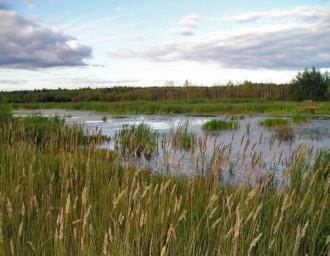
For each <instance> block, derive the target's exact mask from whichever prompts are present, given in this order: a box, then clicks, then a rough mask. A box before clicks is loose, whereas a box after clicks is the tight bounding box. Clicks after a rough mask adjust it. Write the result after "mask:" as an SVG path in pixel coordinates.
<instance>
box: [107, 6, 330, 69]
mask: <svg viewBox="0 0 330 256" xmlns="http://www.w3.org/2000/svg"><path fill="white" fill-rule="evenodd" d="M281 18H282V19H284V18H286V19H288V18H289V19H291V20H294V21H292V22H290V23H287V24H285V25H281V24H279V25H274V24H271V25H268V26H267V25H266V26H263V27H262V28H259V29H253V28H250V29H246V30H244V31H241V32H236V33H230V34H226V35H225V34H224V33H223V32H216V33H212V34H208V35H205V36H203V37H199V38H196V37H194V38H193V39H190V40H189V41H188V40H186V41H182V42H173V43H167V44H159V45H153V46H151V47H146V48H137V49H136V48H130V49H121V50H119V51H117V52H112V53H110V56H111V57H115V58H142V59H147V60H150V61H155V62H174V61H181V60H183V61H196V62H200V63H203V62H210V63H217V64H219V65H220V66H221V67H224V68H240V69H303V68H306V67H310V66H316V67H319V68H328V67H330V8H329V7H321V6H309V7H306V6H304V7H297V8H294V9H293V10H289V11H270V12H261V13H253V14H251V13H248V14H241V15H237V16H231V17H226V19H227V20H231V21H237V22H252V21H253V22H256V21H261V20H264V19H268V20H273V23H276V22H277V21H283V20H281ZM297 20H299V22H296V21H297Z"/></svg>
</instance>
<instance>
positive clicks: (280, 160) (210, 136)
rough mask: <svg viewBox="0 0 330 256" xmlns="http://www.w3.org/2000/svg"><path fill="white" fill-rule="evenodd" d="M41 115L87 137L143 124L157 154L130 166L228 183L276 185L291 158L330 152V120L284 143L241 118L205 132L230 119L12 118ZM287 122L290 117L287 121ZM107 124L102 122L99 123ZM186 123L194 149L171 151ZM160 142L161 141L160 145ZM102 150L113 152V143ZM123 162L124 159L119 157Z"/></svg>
mask: <svg viewBox="0 0 330 256" xmlns="http://www.w3.org/2000/svg"><path fill="white" fill-rule="evenodd" d="M32 113H40V114H41V115H44V116H60V117H64V118H65V122H66V124H68V125H73V124H79V125H82V126H83V127H84V128H85V130H86V132H87V133H93V132H94V131H96V130H97V129H100V131H101V133H102V134H103V135H107V136H109V137H111V138H114V136H115V134H116V132H118V131H119V130H120V129H122V127H123V125H126V124H130V125H137V124H140V123H144V124H146V125H149V126H150V127H151V128H153V129H155V130H156V131H157V132H158V133H159V136H160V138H161V140H165V141H167V143H163V144H161V143H159V146H158V153H157V155H156V156H155V157H153V158H152V159H151V160H146V159H144V158H130V159H129V161H130V162H131V163H132V162H133V164H135V165H138V166H141V167H143V168H146V169H150V170H151V171H155V172H161V173H164V172H166V173H171V174H173V175H210V174H212V175H217V176H219V178H220V179H221V180H223V181H225V182H227V183H230V184H238V183H247V184H251V185H254V184H256V183H258V182H261V181H262V180H264V179H265V177H269V174H271V175H272V176H273V177H274V180H275V181H276V182H277V183H278V184H280V183H281V181H282V180H285V179H284V177H285V176H286V175H287V170H288V168H289V167H290V166H292V164H293V162H294V159H295V158H297V157H298V156H299V155H303V156H304V157H305V158H306V160H307V162H308V163H312V162H313V159H314V156H315V154H316V153H317V152H318V151H320V150H325V149H329V148H330V120H321V119H319V118H317V117H313V119H312V120H311V122H308V123H302V124H294V125H292V128H293V132H294V137H293V139H292V140H291V139H290V140H287V141H283V140H280V139H278V137H276V132H275V130H274V129H268V128H264V127H261V126H260V125H259V122H260V121H261V120H263V119H265V118H267V117H266V116H244V118H242V117H241V118H242V119H240V120H239V122H240V128H239V129H237V130H232V131H221V132H211V133H210V132H208V133H207V132H204V131H203V130H202V125H203V124H204V123H205V122H207V121H209V120H211V119H214V118H218V119H228V118H230V117H228V116H224V115H221V116H216V117H214V116H213V117H207V116H187V115H161V116H158V115H152V116H150V115H129V116H122V117H113V116H111V115H108V114H102V113H94V112H87V111H64V110H37V111H30V110H29V111H26V110H20V111H16V112H15V115H16V116H26V115H30V114H32ZM287 118H288V119H290V117H287ZM103 119H105V120H106V121H103ZM186 121H188V123H189V131H190V132H192V133H195V134H196V135H197V137H198V142H197V146H196V147H194V149H193V150H188V151H185V150H181V149H174V148H173V147H172V144H171V143H170V138H171V133H172V131H173V129H174V128H175V127H176V126H177V125H178V124H179V123H180V122H186ZM161 140H160V141H161ZM100 147H103V148H108V149H110V150H114V149H115V143H114V141H113V140H112V141H111V142H109V143H106V144H104V145H100ZM123 161H125V158H123Z"/></svg>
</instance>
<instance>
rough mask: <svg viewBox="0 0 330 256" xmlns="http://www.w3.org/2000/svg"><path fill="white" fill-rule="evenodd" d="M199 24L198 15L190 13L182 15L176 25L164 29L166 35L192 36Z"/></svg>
mask: <svg viewBox="0 0 330 256" xmlns="http://www.w3.org/2000/svg"><path fill="white" fill-rule="evenodd" d="M199 24H200V15H198V14H190V15H187V16H185V17H183V18H182V19H181V20H180V22H179V23H178V26H176V27H174V28H171V29H169V30H167V31H166V34H168V35H179V36H192V35H195V30H196V29H197V28H198V26H199Z"/></svg>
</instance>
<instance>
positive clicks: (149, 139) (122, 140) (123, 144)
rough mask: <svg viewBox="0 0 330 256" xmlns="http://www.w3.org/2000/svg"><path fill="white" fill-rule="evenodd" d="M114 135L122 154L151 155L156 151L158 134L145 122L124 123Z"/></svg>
mask: <svg viewBox="0 0 330 256" xmlns="http://www.w3.org/2000/svg"><path fill="white" fill-rule="evenodd" d="M115 137H116V141H117V146H118V148H119V149H120V150H121V152H123V153H124V154H129V155H131V154H133V155H137V156H141V155H144V156H147V157H151V156H152V155H153V154H155V153H156V149H157V138H158V134H157V132H156V131H154V130H153V129H151V128H150V127H149V126H148V125H146V124H143V123H141V124H139V125H124V126H123V128H122V129H121V130H120V131H119V132H117V134H116V136H115Z"/></svg>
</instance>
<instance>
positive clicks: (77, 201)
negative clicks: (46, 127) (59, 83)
mask: <svg viewBox="0 0 330 256" xmlns="http://www.w3.org/2000/svg"><path fill="white" fill-rule="evenodd" d="M20 124H21V126H18V125H13V124H12V123H10V122H7V123H6V124H5V125H4V126H2V127H0V254H1V255H297V256H298V255H311V256H319V255H321V256H322V255H324V256H325V255H328V252H329V250H330V244H329V236H330V223H329V219H330V210H329V209H330V198H329V184H330V183H329V175H330V165H329V163H330V152H329V151H324V152H322V153H320V154H319V156H318V158H317V161H316V163H315V164H314V165H310V164H308V163H306V161H304V157H303V156H301V155H299V156H297V157H296V158H294V159H295V160H294V162H293V165H292V166H291V167H290V168H289V169H288V170H287V176H286V177H287V179H288V180H287V181H290V182H288V183H287V184H288V185H287V186H284V187H282V188H281V189H280V190H278V191H276V190H274V188H273V187H272V186H269V185H268V184H271V182H270V181H271V176H270V177H269V179H265V180H263V181H261V182H260V183H259V184H258V185H257V186H256V187H255V188H251V187H247V186H239V187H232V186H229V185H224V184H220V183H219V180H218V179H217V177H213V176H209V177H201V176H197V177H187V178H180V177H173V176H167V175H161V174H156V173H153V174H151V173H149V172H146V171H144V170H143V169H138V170H136V169H135V168H134V167H132V166H126V165H122V164H121V162H120V161H119V159H118V158H117V156H116V154H114V153H112V152H109V151H107V150H100V149H98V148H97V147H95V142H91V143H90V144H83V145H82V144H81V143H79V141H77V140H76V139H75V138H76V135H75V133H70V131H69V130H64V133H66V136H63V137H58V140H59V141H58V143H57V144H56V145H55V144H54V143H45V144H44V145H45V146H44V147H39V146H38V145H37V144H36V143H35V142H34V141H33V140H30V139H28V137H27V136H24V132H25V131H24V125H23V123H20ZM50 133H55V134H54V135H53V136H50V138H54V137H56V131H55V132H54V131H52V130H51V131H50ZM45 139H46V140H47V137H45ZM64 140H66V141H64ZM67 142H70V144H69V145H70V147H67V146H66V145H67Z"/></svg>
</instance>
